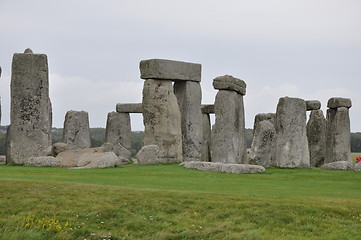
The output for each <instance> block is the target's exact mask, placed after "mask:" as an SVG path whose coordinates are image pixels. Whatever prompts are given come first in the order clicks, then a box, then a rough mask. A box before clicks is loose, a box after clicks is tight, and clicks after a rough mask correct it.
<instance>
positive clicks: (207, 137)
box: [201, 113, 212, 162]
mask: <svg viewBox="0 0 361 240" xmlns="http://www.w3.org/2000/svg"><path fill="white" fill-rule="evenodd" d="M202 137H203V140H202V153H201V161H202V162H210V161H211V145H212V130H211V120H210V117H209V114H206V113H203V114H202Z"/></svg>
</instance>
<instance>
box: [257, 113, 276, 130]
mask: <svg viewBox="0 0 361 240" xmlns="http://www.w3.org/2000/svg"><path fill="white" fill-rule="evenodd" d="M265 120H268V121H270V122H271V123H272V124H273V126H276V114H275V113H259V114H257V115H256V116H255V117H254V123H253V135H254V132H255V131H256V129H257V128H258V125H259V123H260V122H262V121H265Z"/></svg>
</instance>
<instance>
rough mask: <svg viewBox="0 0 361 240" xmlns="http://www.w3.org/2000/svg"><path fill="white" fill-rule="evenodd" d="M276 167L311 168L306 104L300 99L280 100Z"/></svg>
mask: <svg viewBox="0 0 361 240" xmlns="http://www.w3.org/2000/svg"><path fill="white" fill-rule="evenodd" d="M276 132H277V141H276V142H277V143H276V165H277V166H278V167H289V168H294V167H309V166H310V155H309V150H308V141H307V131H306V102H305V101H304V100H302V99H299V98H289V97H283V98H280V99H279V101H278V105H277V112H276Z"/></svg>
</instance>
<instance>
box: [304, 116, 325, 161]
mask: <svg viewBox="0 0 361 240" xmlns="http://www.w3.org/2000/svg"><path fill="white" fill-rule="evenodd" d="M307 140H308V148H309V150H310V165H311V167H320V166H322V165H323V164H324V161H325V154H326V119H325V117H324V116H323V112H322V110H312V111H311V114H310V119H309V120H308V122H307Z"/></svg>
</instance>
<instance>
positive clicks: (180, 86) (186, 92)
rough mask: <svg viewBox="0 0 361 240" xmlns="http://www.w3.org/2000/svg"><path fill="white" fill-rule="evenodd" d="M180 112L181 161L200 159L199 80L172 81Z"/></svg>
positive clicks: (200, 96) (200, 93) (200, 118)
mask: <svg viewBox="0 0 361 240" xmlns="http://www.w3.org/2000/svg"><path fill="white" fill-rule="evenodd" d="M174 93H175V95H176V97H177V99H178V106H179V109H180V113H181V126H182V135H183V139H182V143H183V161H200V160H201V151H202V112H201V101H202V91H201V85H200V84H199V82H193V81H179V82H175V83H174Z"/></svg>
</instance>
